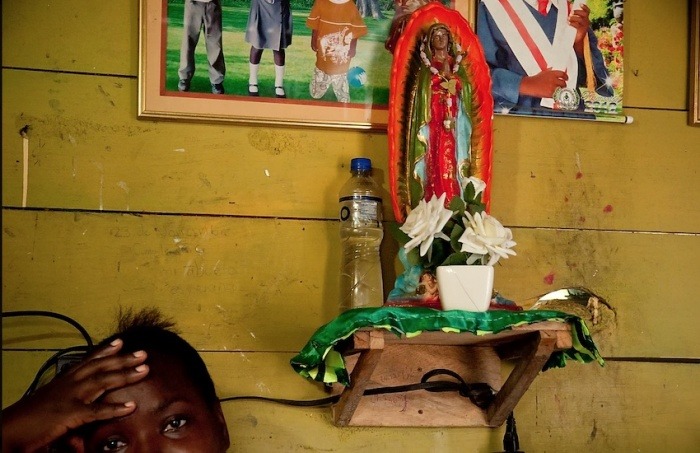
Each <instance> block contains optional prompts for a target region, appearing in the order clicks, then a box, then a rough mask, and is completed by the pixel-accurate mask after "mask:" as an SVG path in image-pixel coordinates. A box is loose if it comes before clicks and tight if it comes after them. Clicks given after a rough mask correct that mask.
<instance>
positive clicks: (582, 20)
mask: <svg viewBox="0 0 700 453" xmlns="http://www.w3.org/2000/svg"><path fill="white" fill-rule="evenodd" d="M590 12H591V10H590V8H588V5H586V4H583V5H580V8H579V9H575V10H573V11H571V14H569V25H571V26H572V27H574V28H575V29H576V38H575V39H574V51H575V52H576V55H578V56H579V57H583V46H584V38H585V37H586V34H587V33H588V28H589V27H590V26H591V20H590V19H589V17H588V16H589V15H590Z"/></svg>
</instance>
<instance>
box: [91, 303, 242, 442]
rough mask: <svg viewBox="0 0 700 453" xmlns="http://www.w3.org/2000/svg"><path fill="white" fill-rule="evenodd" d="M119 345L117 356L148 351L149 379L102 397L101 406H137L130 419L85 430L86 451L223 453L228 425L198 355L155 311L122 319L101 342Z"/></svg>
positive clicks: (113, 420)
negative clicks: (112, 332)
mask: <svg viewBox="0 0 700 453" xmlns="http://www.w3.org/2000/svg"><path fill="white" fill-rule="evenodd" d="M115 338H119V339H121V340H122V341H123V346H122V350H121V351H120V352H121V353H132V352H135V351H140V350H143V351H146V353H147V359H146V364H147V365H148V367H149V372H148V375H147V376H146V378H145V379H143V380H142V381H139V382H137V383H135V384H132V385H128V386H126V387H122V388H119V389H116V390H113V391H110V392H108V393H106V394H105V395H104V396H103V399H104V402H107V403H114V404H123V403H124V402H127V401H134V402H135V403H136V410H135V411H134V412H132V413H131V414H129V415H127V416H125V417H122V418H118V419H112V420H107V421H103V422H96V423H93V424H90V425H88V426H87V427H86V429H85V430H84V432H83V439H84V442H85V450H86V451H87V452H93V451H100V452H105V451H106V452H120V453H122V452H124V453H126V452H137V451H178V452H180V451H182V452H203V453H204V452H206V453H216V452H222V453H223V452H225V451H226V449H227V448H228V446H229V437H228V430H227V427H226V421H225V420H224V416H223V413H222V411H221V405H220V404H219V400H218V398H217V396H216V391H215V389H214V383H213V381H212V379H211V376H210V375H209V372H208V370H207V367H206V365H205V364H204V361H203V360H202V358H201V357H200V356H199V354H198V353H197V351H196V350H195V349H194V348H193V347H192V346H191V345H190V344H189V343H187V342H186V341H185V340H184V339H182V337H180V336H179V335H178V334H177V333H176V332H175V331H174V330H173V324H172V323H171V322H170V321H168V320H164V319H163V317H162V316H161V314H160V313H159V312H158V311H157V310H153V309H149V310H144V311H141V312H137V313H133V312H130V311H129V312H126V313H122V314H120V322H119V328H118V330H117V332H116V333H115V334H114V335H112V336H110V337H109V338H106V339H105V340H103V341H102V342H101V345H106V344H109V343H110V342H111V341H112V340H114V339H115Z"/></svg>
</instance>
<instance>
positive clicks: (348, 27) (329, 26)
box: [306, 0, 367, 102]
mask: <svg viewBox="0 0 700 453" xmlns="http://www.w3.org/2000/svg"><path fill="white" fill-rule="evenodd" d="M306 26H307V27H309V28H310V29H311V30H312V32H311V50H313V51H314V52H316V65H315V67H314V73H313V77H312V78H311V83H310V84H309V92H310V93H311V97H313V98H314V99H320V98H322V97H323V95H324V94H326V91H328V88H329V86H332V87H333V93H334V94H335V97H336V99H337V100H338V102H350V87H349V84H348V69H350V62H351V60H352V58H353V57H354V56H355V52H356V47H357V40H358V39H359V38H361V37H363V36H365V35H366V34H367V26H366V25H365V22H364V20H362V17H361V16H360V12H359V11H358V9H357V6H356V5H355V3H354V2H353V1H352V0H316V1H315V2H314V4H313V6H312V7H311V12H310V13H309V17H308V18H307V19H306Z"/></svg>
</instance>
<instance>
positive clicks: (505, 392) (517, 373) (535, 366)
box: [486, 331, 557, 426]
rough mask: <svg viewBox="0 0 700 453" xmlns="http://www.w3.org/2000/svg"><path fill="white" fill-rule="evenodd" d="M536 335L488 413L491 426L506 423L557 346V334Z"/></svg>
mask: <svg viewBox="0 0 700 453" xmlns="http://www.w3.org/2000/svg"><path fill="white" fill-rule="evenodd" d="M534 335H535V336H534V338H533V340H532V342H531V343H530V348H529V351H528V352H527V353H525V354H523V356H522V357H521V358H520V359H519V360H518V362H517V363H516V365H515V368H513V371H512V372H511V373H510V375H509V376H508V379H506V382H505V383H504V384H503V386H502V387H501V388H500V389H499V390H498V393H496V397H495V398H494V401H493V403H491V405H490V406H489V407H488V409H487V411H486V414H487V419H488V422H489V425H490V426H501V425H502V424H503V422H505V421H506V418H508V415H510V413H511V412H512V411H513V408H514V407H515V405H516V404H518V401H520V398H522V396H523V394H525V392H526V391H527V389H528V388H529V387H530V384H531V383H532V381H534V380H535V378H536V377H537V375H538V374H539V372H540V371H542V368H543V367H544V365H545V363H547V360H549V357H550V356H551V355H552V352H554V350H555V348H556V346H557V335H556V334H555V333H550V332H547V331H538V332H536V333H535V334H534Z"/></svg>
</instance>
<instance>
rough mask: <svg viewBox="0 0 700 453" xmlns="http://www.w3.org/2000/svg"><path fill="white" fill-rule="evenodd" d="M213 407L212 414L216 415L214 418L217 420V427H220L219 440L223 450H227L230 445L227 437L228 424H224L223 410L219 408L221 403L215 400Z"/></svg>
mask: <svg viewBox="0 0 700 453" xmlns="http://www.w3.org/2000/svg"><path fill="white" fill-rule="evenodd" d="M213 409H214V414H215V415H216V420H217V421H218V422H219V429H221V440H222V442H223V444H224V445H223V447H224V450H228V447H230V446H231V439H229V436H228V425H227V424H226V418H225V417H224V411H223V410H222V409H221V403H220V402H218V401H217V402H216V405H215V406H214V408H213Z"/></svg>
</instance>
